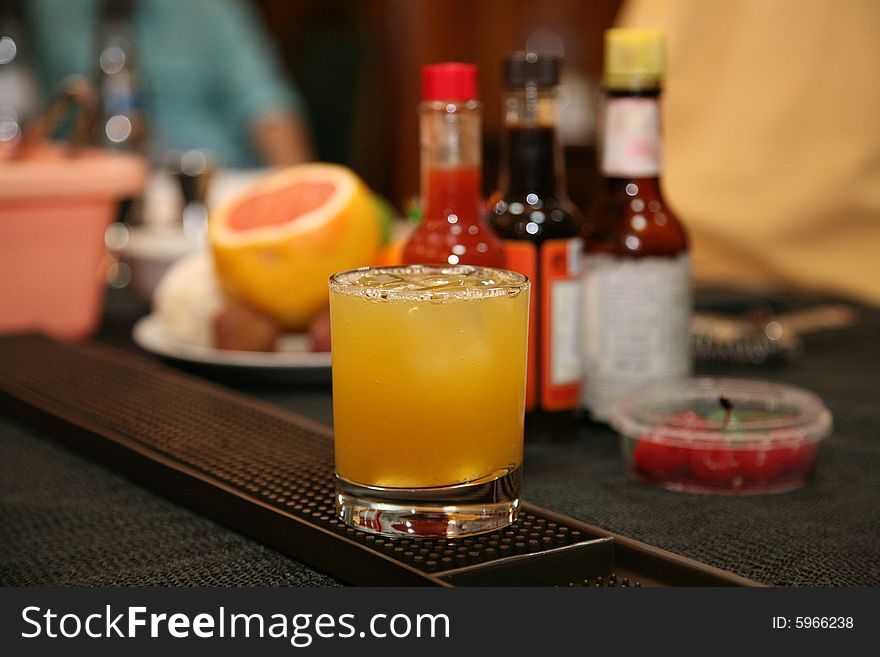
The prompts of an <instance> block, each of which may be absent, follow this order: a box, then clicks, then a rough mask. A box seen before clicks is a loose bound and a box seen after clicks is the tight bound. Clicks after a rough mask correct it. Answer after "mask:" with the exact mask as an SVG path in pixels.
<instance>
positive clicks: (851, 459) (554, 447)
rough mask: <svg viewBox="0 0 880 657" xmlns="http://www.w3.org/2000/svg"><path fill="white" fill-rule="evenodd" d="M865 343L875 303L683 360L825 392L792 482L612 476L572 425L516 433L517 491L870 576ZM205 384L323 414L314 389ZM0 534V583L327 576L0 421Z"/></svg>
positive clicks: (616, 469)
mask: <svg viewBox="0 0 880 657" xmlns="http://www.w3.org/2000/svg"><path fill="white" fill-rule="evenodd" d="M789 301H790V302H791V303H792V304H793V305H802V304H803V303H805V301H806V302H816V301H817V300H816V299H806V300H804V299H803V298H801V297H798V298H794V297H792V298H791V299H790V300H789ZM142 313H143V309H142V308H139V307H138V306H137V305H136V304H135V302H134V301H133V299H132V297H131V296H130V295H129V294H128V293H127V292H125V291H112V292H111V293H110V296H109V298H108V305H107V310H106V313H105V321H104V325H103V327H102V330H101V332H100V334H99V335H98V337H97V340H99V341H102V342H105V343H108V344H111V345H114V346H117V347H122V348H123V349H127V350H136V347H135V346H134V345H133V344H132V342H131V339H130V331H131V326H132V324H133V322H134V321H135V320H136V319H137V318H138V317H139V316H140V315H141V314H142ZM878 338H880V311H877V310H872V309H864V308H863V309H860V321H859V323H858V324H857V325H856V326H855V327H852V328H849V329H843V330H838V331H829V332H825V333H821V334H817V335H813V336H808V337H806V338H805V340H804V351H803V353H802V354H801V355H800V356H798V357H797V358H796V359H794V360H793V361H792V362H789V363H782V364H777V365H772V366H771V365H765V366H732V365H725V366H713V367H712V369H711V370H710V369H708V368H701V369H700V370H698V373H699V374H723V375H732V376H747V377H753V378H762V379H768V380H771V381H780V382H786V383H791V384H794V385H799V386H803V387H805V388H807V389H810V390H812V391H814V392H816V393H817V394H819V395H820V396H821V397H822V398H823V399H824V401H825V403H826V404H827V406H828V407H829V408H830V409H831V411H832V413H833V414H834V431H833V433H832V435H831V437H830V438H828V439H827V440H826V441H824V442H823V444H822V447H821V449H820V453H819V464H818V468H817V473H816V477H815V479H814V480H813V482H812V483H811V484H810V485H809V486H807V487H806V488H804V489H801V490H799V491H794V492H790V493H784V494H778V495H762V496H743V497H737V496H729V497H728V496H716V495H691V494H683V493H672V492H668V491H664V490H660V489H657V488H653V487H650V486H647V485H645V484H642V483H639V482H636V481H633V480H632V479H630V478H629V477H628V476H627V475H626V474H625V472H624V471H623V467H622V463H621V457H620V454H619V448H618V439H617V435H616V434H615V433H614V432H613V431H612V430H611V429H609V428H607V427H604V426H601V425H596V424H592V423H588V422H581V423H580V424H579V426H578V428H577V431H576V432H571V433H570V434H567V435H559V436H557V437H556V439H555V440H552V441H527V442H526V450H525V453H526V456H525V466H524V497H525V499H526V500H528V501H530V502H533V503H535V504H538V505H540V506H543V507H546V508H549V509H551V510H553V511H556V512H558V513H561V514H565V515H568V516H571V517H573V518H576V519H578V520H582V521H584V522H587V523H590V524H592V525H597V526H599V527H602V528H604V529H607V530H609V531H612V532H615V533H618V534H622V535H624V536H628V537H630V538H634V539H637V540H640V541H643V542H645V543H649V544H651V545H654V546H657V547H660V548H664V549H666V550H670V551H672V552H675V553H678V554H681V555H684V556H687V557H690V558H693V559H696V560H698V561H702V562H704V563H707V564H710V565H712V566H717V567H719V568H723V569H725V570H729V571H731V572H733V573H736V574H738V575H742V576H744V577H748V578H751V579H755V580H758V581H760V582H763V583H766V584H771V585H797V586H828V585H831V586H840V585H843V586H860V585H878V584H880V439H878V434H880V431H878V430H880V404H878V402H877V394H878V391H880V344H878ZM2 366H3V364H2V363H0V367H2ZM219 382H220V383H222V384H224V385H228V386H229V387H230V388H232V389H234V390H237V391H239V392H243V393H245V394H249V395H252V396H255V397H257V398H259V399H261V400H263V401H266V402H269V403H271V404H275V405H277V406H280V407H282V408H284V409H286V410H289V411H292V412H295V413H298V414H300V415H303V416H306V417H308V418H310V419H313V420H316V421H318V422H321V423H324V424H327V425H329V424H331V423H332V405H331V397H330V388H329V386H327V385H324V386H319V385H311V386H302V385H300V386H294V385H286V386H279V385H274V386H271V385H267V386H259V387H258V386H255V385H254V384H253V383H236V382H234V381H228V380H221V381H219ZM0 528H2V530H0V584H2V585H7V586H9V585H11V586H59V585H85V586H99V585H102V586H108V585H111V586H112V585H163V586H278V585H284V586H291V585H292V586H332V585H338V582H337V581H336V580H334V579H333V578H331V577H329V576H327V575H325V574H323V573H320V572H317V571H315V570H313V569H311V568H309V567H308V566H306V565H304V564H302V563H300V562H298V561H296V560H294V559H290V558H288V557H286V556H284V555H283V554H281V553H279V552H276V551H275V550H273V549H270V548H268V547H265V546H263V545H261V544H260V543H257V542H255V541H253V540H250V539H248V538H246V537H244V536H241V535H239V534H237V533H235V532H233V531H231V530H229V529H226V528H225V527H222V526H220V525H218V524H217V523H214V522H213V521H211V520H208V519H206V518H204V517H202V516H200V515H198V514H195V513H193V512H191V511H189V510H187V509H185V508H184V507H181V506H178V505H176V504H174V503H172V502H170V501H168V500H166V499H165V498H163V497H161V496H160V495H158V494H156V493H153V492H152V491H150V490H149V489H148V488H146V487H144V486H141V485H140V484H136V483H133V482H131V481H130V480H128V479H126V478H124V477H123V476H121V475H119V474H117V473H116V472H114V471H112V470H111V469H109V468H106V467H104V466H102V465H99V464H97V463H95V462H92V461H90V460H88V459H87V458H85V457H83V456H81V455H79V454H77V453H75V452H72V451H70V450H68V449H67V448H65V447H62V446H61V445H59V444H58V443H56V442H55V441H54V440H53V438H52V436H51V435H49V434H48V433H46V432H41V431H38V430H36V429H33V428H31V427H29V426H26V425H24V424H21V423H18V422H17V421H13V420H11V419H10V418H7V417H4V416H2V415H0Z"/></svg>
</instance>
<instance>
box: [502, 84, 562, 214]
mask: <svg viewBox="0 0 880 657" xmlns="http://www.w3.org/2000/svg"><path fill="white" fill-rule="evenodd" d="M556 96H557V94H556V88H555V87H537V86H534V85H532V86H527V87H525V88H518V89H509V90H508V91H507V93H506V95H505V100H504V110H505V113H504V134H503V135H502V142H501V149H502V155H501V162H502V166H501V174H500V180H499V188H500V189H501V192H502V194H503V195H504V196H505V197H508V196H509V197H524V196H527V195H528V194H536V195H537V196H539V197H541V198H547V197H560V198H561V197H564V196H565V176H564V174H563V171H564V168H563V164H562V148H561V146H560V144H559V136H558V130H557V100H556Z"/></svg>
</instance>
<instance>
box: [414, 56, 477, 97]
mask: <svg viewBox="0 0 880 657" xmlns="http://www.w3.org/2000/svg"><path fill="white" fill-rule="evenodd" d="M476 98H477V67H476V65H475V64H461V63H458V62H444V63H443V64H431V65H429V66H424V67H422V100H452V101H462V100H474V99H476Z"/></svg>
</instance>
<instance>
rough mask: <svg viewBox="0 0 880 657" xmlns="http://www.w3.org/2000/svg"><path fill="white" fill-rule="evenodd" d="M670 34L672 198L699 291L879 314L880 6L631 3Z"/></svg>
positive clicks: (718, 0) (629, 22)
mask: <svg viewBox="0 0 880 657" xmlns="http://www.w3.org/2000/svg"><path fill="white" fill-rule="evenodd" d="M618 22H619V24H620V26H625V27H640V28H658V29H661V30H663V31H664V32H666V35H667V49H668V50H667V75H666V85H665V88H664V101H663V102H664V107H663V112H664V114H663V120H664V141H665V152H664V188H665V192H666V194H667V199H668V201H669V202H670V204H671V205H672V206H673V208H675V210H676V211H677V213H678V215H679V217H680V218H681V219H682V221H683V222H684V223H685V224H686V225H687V227H688V229H689V231H690V233H691V237H692V239H693V257H694V272H695V276H696V278H697V280H700V281H704V282H713V283H735V284H741V285H747V286H751V287H781V286H786V287H805V288H812V289H818V290H824V291H831V292H836V293H841V294H845V295H848V296H852V297H856V298H859V299H862V300H865V301H868V302H870V303H873V304H880V2H877V1H876V0H846V1H840V0H631V1H630V2H627V3H626V4H625V5H624V7H623V8H622V11H621V15H620V17H619V21H618Z"/></svg>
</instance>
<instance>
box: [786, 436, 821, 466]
mask: <svg viewBox="0 0 880 657" xmlns="http://www.w3.org/2000/svg"><path fill="white" fill-rule="evenodd" d="M788 452H789V453H788V462H787V463H786V469H787V470H791V471H792V472H806V471H808V470H811V469H812V468H813V465H814V463H815V461H816V454H817V452H818V445H816V444H815V443H803V444H801V445H798V446H797V447H791V448H789V450H788Z"/></svg>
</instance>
